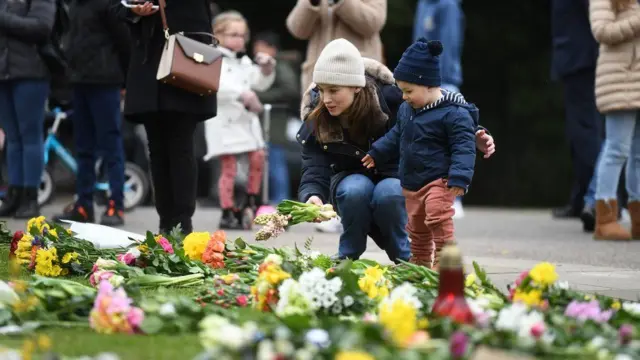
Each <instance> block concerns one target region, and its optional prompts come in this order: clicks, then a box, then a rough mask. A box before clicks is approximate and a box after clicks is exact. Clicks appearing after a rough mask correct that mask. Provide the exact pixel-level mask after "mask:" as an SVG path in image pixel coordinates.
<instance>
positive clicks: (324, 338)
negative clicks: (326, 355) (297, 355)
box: [304, 329, 331, 348]
mask: <svg viewBox="0 0 640 360" xmlns="http://www.w3.org/2000/svg"><path fill="white" fill-rule="evenodd" d="M304 338H305V340H306V341H307V342H308V343H310V344H313V345H315V346H317V347H319V348H326V347H329V345H331V340H330V339H329V333H328V332H327V331H326V330H324V329H311V330H309V331H307V334H306V335H305V337H304Z"/></svg>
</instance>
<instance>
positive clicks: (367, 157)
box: [362, 154, 376, 169]
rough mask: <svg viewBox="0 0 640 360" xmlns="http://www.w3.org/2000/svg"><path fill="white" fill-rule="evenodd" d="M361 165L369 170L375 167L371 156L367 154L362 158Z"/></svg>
mask: <svg viewBox="0 0 640 360" xmlns="http://www.w3.org/2000/svg"><path fill="white" fill-rule="evenodd" d="M362 165H364V167H366V168H367V169H371V168H373V167H375V166H376V162H375V161H374V160H373V158H372V157H371V155H369V154H367V155H365V156H364V157H363V158H362Z"/></svg>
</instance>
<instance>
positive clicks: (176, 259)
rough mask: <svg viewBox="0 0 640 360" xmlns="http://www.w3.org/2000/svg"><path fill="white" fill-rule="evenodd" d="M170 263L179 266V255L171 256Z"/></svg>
mask: <svg viewBox="0 0 640 360" xmlns="http://www.w3.org/2000/svg"><path fill="white" fill-rule="evenodd" d="M169 261H171V262H172V263H174V264H178V263H180V261H181V260H180V257H179V256H178V255H176V254H171V255H169Z"/></svg>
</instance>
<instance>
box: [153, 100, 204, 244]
mask: <svg viewBox="0 0 640 360" xmlns="http://www.w3.org/2000/svg"><path fill="white" fill-rule="evenodd" d="M196 124H197V121H196V120H195V119H194V118H193V117H192V116H190V115H188V114H183V113H177V112H161V113H156V114H153V115H148V117H147V118H145V121H144V127H145V129H146V131H147V137H148V141H149V157H150V161H151V177H152V179H153V187H154V194H155V203H156V210H157V211H158V215H159V216H160V230H161V231H170V230H171V229H172V228H173V227H175V226H176V225H178V224H180V225H181V226H182V229H183V232H184V233H185V234H188V233H190V232H191V231H193V224H192V223H191V217H192V216H193V213H194V212H195V210H196V190H197V166H196V158H195V153H194V146H193V137H194V132H195V129H196Z"/></svg>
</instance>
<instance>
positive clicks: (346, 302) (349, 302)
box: [342, 295, 354, 307]
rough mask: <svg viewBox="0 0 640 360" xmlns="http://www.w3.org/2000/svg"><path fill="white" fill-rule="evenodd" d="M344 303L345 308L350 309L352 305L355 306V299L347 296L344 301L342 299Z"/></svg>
mask: <svg viewBox="0 0 640 360" xmlns="http://www.w3.org/2000/svg"><path fill="white" fill-rule="evenodd" d="M342 302H343V303H344V307H349V306H351V305H353V303H354V300H353V297H352V296H351V295H347V296H345V297H344V299H342Z"/></svg>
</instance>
